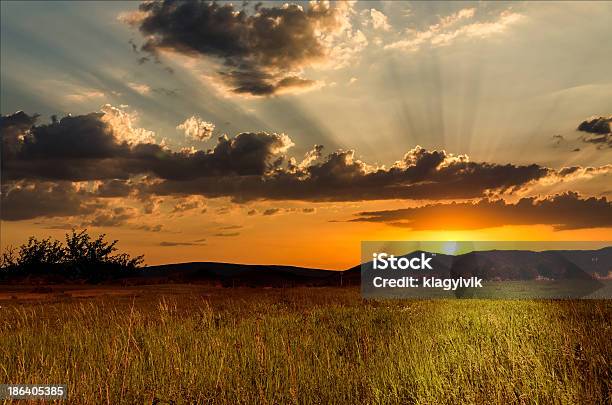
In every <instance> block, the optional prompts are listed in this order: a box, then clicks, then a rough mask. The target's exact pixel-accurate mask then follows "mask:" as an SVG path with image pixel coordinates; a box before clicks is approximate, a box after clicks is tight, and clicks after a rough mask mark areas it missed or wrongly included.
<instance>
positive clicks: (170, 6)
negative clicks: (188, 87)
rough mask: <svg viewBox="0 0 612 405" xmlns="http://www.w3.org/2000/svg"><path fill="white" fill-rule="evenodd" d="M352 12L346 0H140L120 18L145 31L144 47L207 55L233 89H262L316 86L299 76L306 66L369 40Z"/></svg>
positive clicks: (245, 91)
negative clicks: (268, 0) (241, 3)
mask: <svg viewBox="0 0 612 405" xmlns="http://www.w3.org/2000/svg"><path fill="white" fill-rule="evenodd" d="M351 12H352V9H351V5H350V3H348V2H339V3H335V4H333V5H331V4H330V3H328V2H316V3H315V2H312V3H310V4H309V5H307V6H305V7H303V6H301V5H297V4H287V3H285V4H282V5H280V4H279V5H273V6H271V7H264V6H262V5H261V3H259V4H258V5H256V6H255V9H254V11H253V12H249V11H248V10H247V9H246V8H244V7H243V8H242V9H238V8H235V7H234V5H232V4H231V3H222V4H220V3H216V2H176V1H170V0H167V1H161V2H145V3H142V4H141V5H140V7H139V10H138V11H137V12H134V13H132V14H124V15H122V16H121V20H122V21H125V22H127V23H128V24H131V25H132V26H135V27H137V28H138V29H139V31H140V32H141V33H142V35H143V36H144V37H145V43H144V44H143V46H142V50H144V51H146V52H149V53H151V54H153V55H154V56H156V55H157V53H159V51H172V52H177V53H181V54H185V55H189V56H192V57H199V58H204V59H206V60H207V61H209V62H213V63H215V64H216V65H217V69H218V74H219V78H220V79H221V80H222V81H223V82H224V83H225V85H226V86H227V87H228V88H229V89H230V90H231V91H232V92H234V93H243V94H250V95H255V96H261V95H270V94H275V93H278V92H281V91H283V90H291V89H295V88H304V87H308V86H313V85H314V84H315V83H316V82H315V81H313V80H310V79H306V78H303V77H301V74H302V71H303V69H304V68H306V67H311V66H314V65H317V64H321V63H323V62H326V61H329V60H337V61H342V59H343V58H345V57H346V55H347V54H348V53H351V51H354V50H355V48H356V45H357V44H360V43H361V44H363V39H364V38H362V37H363V34H361V32H359V31H357V32H353V31H352V30H351V24H350V21H349V18H348V17H349V14H350V13H351ZM341 39H342V40H344V41H346V42H350V43H351V45H352V46H348V47H344V46H343V44H342V43H339V41H340V40H341ZM366 42H367V41H366Z"/></svg>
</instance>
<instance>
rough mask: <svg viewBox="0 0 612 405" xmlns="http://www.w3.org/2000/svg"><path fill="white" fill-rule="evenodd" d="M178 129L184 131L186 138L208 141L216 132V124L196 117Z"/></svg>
mask: <svg viewBox="0 0 612 405" xmlns="http://www.w3.org/2000/svg"><path fill="white" fill-rule="evenodd" d="M176 129H179V130H181V131H183V132H184V133H185V136H186V137H188V138H191V139H193V140H196V141H207V140H209V139H210V138H211V137H212V134H213V131H214V130H215V124H213V123H212V122H208V121H204V120H203V119H201V118H199V117H196V116H195V115H194V116H191V117H189V118H187V119H186V120H185V121H183V123H181V124H179V125H178V126H177V127H176Z"/></svg>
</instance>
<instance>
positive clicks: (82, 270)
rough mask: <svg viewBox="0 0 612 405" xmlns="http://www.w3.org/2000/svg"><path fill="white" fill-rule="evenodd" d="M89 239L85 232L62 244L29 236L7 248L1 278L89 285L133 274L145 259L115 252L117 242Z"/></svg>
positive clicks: (0, 262) (70, 235) (73, 233)
mask: <svg viewBox="0 0 612 405" xmlns="http://www.w3.org/2000/svg"><path fill="white" fill-rule="evenodd" d="M105 238H106V235H105V234H102V235H99V236H98V237H92V236H90V235H89V234H88V233H87V230H86V229H84V230H81V231H76V230H74V229H73V230H72V231H71V232H70V233H67V234H66V237H65V242H62V241H60V240H57V239H54V238H50V237H49V238H46V239H37V238H35V237H33V236H31V237H30V238H29V239H28V241H27V242H26V243H24V244H23V245H21V246H19V247H18V248H14V247H8V248H6V249H5V251H4V252H3V253H2V255H1V256H0V277H2V278H19V277H24V276H26V277H27V276H41V277H45V276H46V277H51V278H57V279H58V280H59V279H72V280H78V279H80V280H85V281H90V282H96V281H103V280H108V279H112V278H118V277H126V276H130V275H135V274H137V273H138V270H139V269H140V268H141V267H142V265H143V263H144V256H142V255H141V256H135V257H132V256H130V255H129V254H127V253H117V250H118V249H117V247H116V244H117V242H118V241H117V240H113V241H107V240H106V239H105Z"/></svg>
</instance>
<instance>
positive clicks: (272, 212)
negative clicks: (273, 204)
mask: <svg viewBox="0 0 612 405" xmlns="http://www.w3.org/2000/svg"><path fill="white" fill-rule="evenodd" d="M279 211H280V209H279V208H268V209H267V210H265V211H264V212H263V214H262V215H265V216H270V215H276V214H278V212H279Z"/></svg>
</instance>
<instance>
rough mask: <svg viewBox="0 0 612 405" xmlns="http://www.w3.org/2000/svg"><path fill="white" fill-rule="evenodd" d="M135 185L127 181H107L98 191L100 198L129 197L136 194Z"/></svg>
mask: <svg viewBox="0 0 612 405" xmlns="http://www.w3.org/2000/svg"><path fill="white" fill-rule="evenodd" d="M134 190H135V189H134V184H133V183H132V182H130V181H125V180H117V179H112V180H107V181H103V182H102V183H101V184H100V185H99V186H98V189H97V191H96V195H97V196H99V197H109V198H112V197H127V196H129V195H130V194H131V193H132V192H134Z"/></svg>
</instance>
